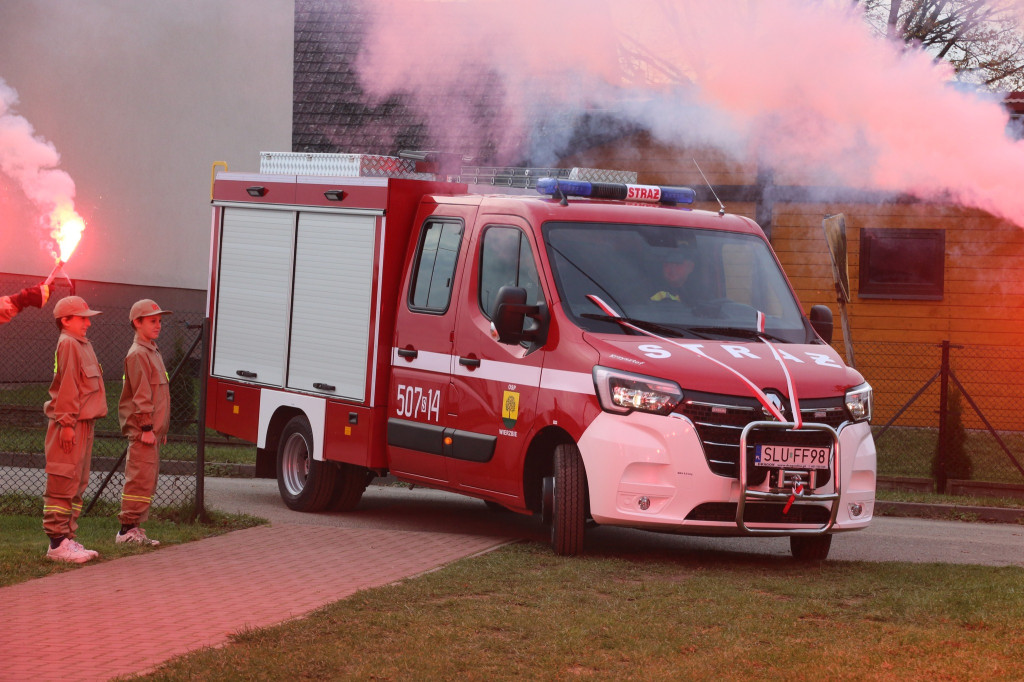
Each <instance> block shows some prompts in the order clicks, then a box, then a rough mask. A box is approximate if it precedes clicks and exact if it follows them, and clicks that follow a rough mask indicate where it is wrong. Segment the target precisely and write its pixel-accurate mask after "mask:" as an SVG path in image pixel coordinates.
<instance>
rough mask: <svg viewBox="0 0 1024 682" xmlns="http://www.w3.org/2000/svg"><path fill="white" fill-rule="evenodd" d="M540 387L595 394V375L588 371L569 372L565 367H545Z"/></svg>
mask: <svg viewBox="0 0 1024 682" xmlns="http://www.w3.org/2000/svg"><path fill="white" fill-rule="evenodd" d="M540 387H541V388H546V389H548V390H551V391H566V392H567V393H583V394H584V395H594V394H595V393H594V375H592V374H590V373H587V372H567V371H565V370H564V369H545V370H544V373H543V375H541V379H540Z"/></svg>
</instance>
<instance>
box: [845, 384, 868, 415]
mask: <svg viewBox="0 0 1024 682" xmlns="http://www.w3.org/2000/svg"><path fill="white" fill-rule="evenodd" d="M846 411H847V412H849V413H850V417H851V418H852V419H853V421H855V422H865V421H867V422H869V421H871V385H870V384H861V385H860V386H857V387H856V388H851V389H850V390H849V391H847V392H846Z"/></svg>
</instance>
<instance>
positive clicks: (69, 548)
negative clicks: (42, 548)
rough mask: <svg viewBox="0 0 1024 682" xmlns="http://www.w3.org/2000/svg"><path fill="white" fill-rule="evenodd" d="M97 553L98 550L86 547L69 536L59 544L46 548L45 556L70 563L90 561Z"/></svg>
mask: <svg viewBox="0 0 1024 682" xmlns="http://www.w3.org/2000/svg"><path fill="white" fill-rule="evenodd" d="M99 555H100V554H99V552H94V551H92V550H91V549H86V548H85V547H82V545H81V544H79V543H77V542H75V541H74V540H72V539H71V538H64V539H63V540H61V542H60V544H59V545H57V546H56V547H51V548H50V549H48V550H46V558H48V559H53V560H54V561H66V562H68V563H72V564H84V563H85V562H86V561H92V560H93V559H95V558H96V557H98V556H99Z"/></svg>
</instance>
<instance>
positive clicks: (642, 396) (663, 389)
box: [594, 365, 683, 414]
mask: <svg viewBox="0 0 1024 682" xmlns="http://www.w3.org/2000/svg"><path fill="white" fill-rule="evenodd" d="M594 387H595V388H597V397H598V400H600V402H601V407H602V408H603V409H604V410H605V411H606V412H614V413H616V414H629V413H630V412H632V411H633V410H638V411H640V412H651V413H653V414H668V413H670V412H671V411H672V410H674V409H675V408H676V405H678V404H679V401H681V400H682V399H683V391H682V389H681V388H679V384H677V383H675V382H674V381H666V380H665V379H658V378H657V377H649V376H644V375H643V374H633V373H632V372H623V371H622V370H618V369H610V368H608V367H601V366H600V365H597V366H596V367H594Z"/></svg>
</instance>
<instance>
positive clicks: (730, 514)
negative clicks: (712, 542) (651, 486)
mask: <svg viewBox="0 0 1024 682" xmlns="http://www.w3.org/2000/svg"><path fill="white" fill-rule="evenodd" d="M785 507H786V505H785V503H777V502H747V503H746V504H745V505H744V506H743V523H792V524H798V523H806V524H815V525H818V526H823V525H825V524H826V523H828V521H829V519H830V518H832V512H831V510H830V509H829V508H827V507H822V506H818V505H813V504H794V505H791V506H790V507H789V511H788V512H784V510H785ZM686 520H687V521H721V522H723V523H733V522H735V521H736V503H735V502H705V503H704V504H699V505H697V506H696V507H694V508H693V510H691V511H690V513H689V514H687V515H686Z"/></svg>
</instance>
